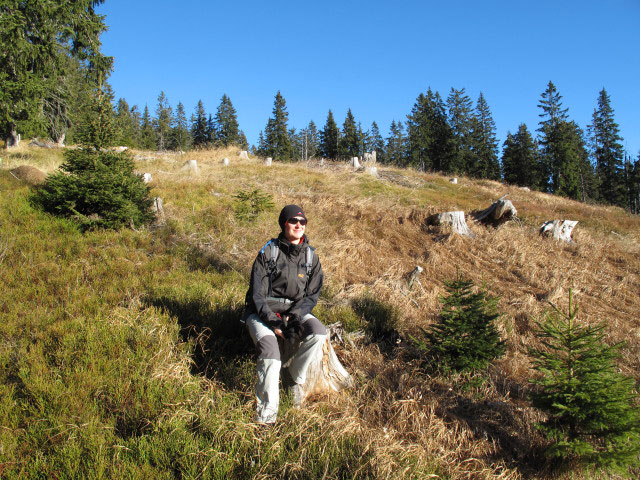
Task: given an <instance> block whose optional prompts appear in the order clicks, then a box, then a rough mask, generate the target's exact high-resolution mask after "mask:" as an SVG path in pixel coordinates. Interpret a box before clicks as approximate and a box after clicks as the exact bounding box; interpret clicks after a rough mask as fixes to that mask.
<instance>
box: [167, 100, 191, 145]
mask: <svg viewBox="0 0 640 480" xmlns="http://www.w3.org/2000/svg"><path fill="white" fill-rule="evenodd" d="M190 141H191V135H190V134H189V127H188V125H187V117H186V113H185V111H184V105H182V102H178V106H177V107H176V116H175V122H174V124H173V130H172V131H171V148H172V149H173V150H177V151H185V150H188V149H189V144H190Z"/></svg>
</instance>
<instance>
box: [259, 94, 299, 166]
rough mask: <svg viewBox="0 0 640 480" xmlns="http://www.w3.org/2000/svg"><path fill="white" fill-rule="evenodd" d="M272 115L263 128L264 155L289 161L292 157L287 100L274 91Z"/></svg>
mask: <svg viewBox="0 0 640 480" xmlns="http://www.w3.org/2000/svg"><path fill="white" fill-rule="evenodd" d="M272 114H273V117H272V118H270V119H269V120H268V121H267V126H266V127H265V129H264V134H265V144H266V147H265V149H266V152H265V153H266V155H267V156H269V157H273V158H275V159H278V160H281V161H290V160H291V159H292V158H293V152H292V148H291V140H290V138H289V130H288V128H287V122H288V121H289V113H288V112H287V102H286V101H285V99H284V97H283V96H282V95H281V94H280V91H278V93H276V97H275V100H274V102H273V112H272Z"/></svg>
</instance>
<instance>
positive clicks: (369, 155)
mask: <svg viewBox="0 0 640 480" xmlns="http://www.w3.org/2000/svg"><path fill="white" fill-rule="evenodd" d="M363 160H364V163H369V164H375V163H376V152H375V150H374V151H373V152H365V154H364V159H363Z"/></svg>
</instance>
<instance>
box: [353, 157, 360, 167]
mask: <svg viewBox="0 0 640 480" xmlns="http://www.w3.org/2000/svg"><path fill="white" fill-rule="evenodd" d="M351 166H352V167H353V168H355V169H356V170H357V169H358V168H360V160H358V157H353V158H352V159H351Z"/></svg>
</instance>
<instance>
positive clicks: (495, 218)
mask: <svg viewBox="0 0 640 480" xmlns="http://www.w3.org/2000/svg"><path fill="white" fill-rule="evenodd" d="M505 197H506V195H504V196H503V197H501V198H499V199H498V200H496V201H495V202H493V203H492V204H491V206H490V207H489V208H486V209H484V210H481V211H479V212H473V214H472V215H473V217H474V220H475V221H476V222H482V223H485V224H491V225H493V226H494V227H497V226H499V225H501V224H503V223H505V222H508V221H509V220H511V219H513V218H515V217H516V216H517V215H518V211H517V210H516V207H514V206H513V203H511V200H505Z"/></svg>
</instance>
